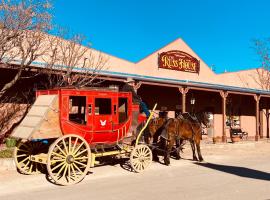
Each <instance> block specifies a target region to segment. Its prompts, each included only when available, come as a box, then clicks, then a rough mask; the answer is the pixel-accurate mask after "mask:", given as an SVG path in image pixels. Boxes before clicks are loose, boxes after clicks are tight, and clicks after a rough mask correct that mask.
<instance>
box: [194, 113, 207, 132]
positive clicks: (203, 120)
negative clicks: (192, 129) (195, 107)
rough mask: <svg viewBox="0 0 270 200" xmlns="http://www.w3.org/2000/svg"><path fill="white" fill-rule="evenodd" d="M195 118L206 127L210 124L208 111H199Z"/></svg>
mask: <svg viewBox="0 0 270 200" xmlns="http://www.w3.org/2000/svg"><path fill="white" fill-rule="evenodd" d="M196 116H197V119H198V121H199V122H200V123H202V124H203V125H204V126H206V128H209V126H210V118H209V112H205V111H204V112H199V113H197V114H196Z"/></svg>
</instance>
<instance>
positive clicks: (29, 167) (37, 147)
mask: <svg viewBox="0 0 270 200" xmlns="http://www.w3.org/2000/svg"><path fill="white" fill-rule="evenodd" d="M44 151H46V144H43V143H42V142H32V141H26V142H22V141H20V142H19V143H18V144H17V146H16V147H15V149H14V155H13V156H14V160H15V164H16V167H17V169H18V171H19V172H21V173H22V174H27V175H31V174H39V173H41V172H42V171H44V169H45V166H44V165H43V164H41V163H37V162H33V161H31V160H30V157H31V156H32V155H36V154H39V153H43V152H44Z"/></svg>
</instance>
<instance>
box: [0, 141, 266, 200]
mask: <svg viewBox="0 0 270 200" xmlns="http://www.w3.org/2000/svg"><path fill="white" fill-rule="evenodd" d="M230 145H233V144H230ZM269 146H270V143H269V142H266V143H262V144H259V145H257V144H256V145H253V146H252V145H251V146H244V145H243V147H241V148H239V149H238V148H213V149H211V148H209V149H202V153H203V155H204V159H205V162H202V163H198V162H193V161H191V160H190V158H191V152H190V149H185V150H184V154H183V155H182V157H183V158H184V159H182V160H174V159H171V161H172V164H171V166H164V165H162V164H160V163H155V162H153V164H152V165H151V166H150V168H149V169H148V170H146V171H145V172H143V173H140V174H137V173H133V172H130V171H128V170H126V169H124V168H125V167H124V166H122V167H121V166H120V165H119V164H116V165H106V166H101V167H96V168H93V169H91V170H90V172H91V173H90V174H89V175H87V177H86V178H85V179H84V180H83V181H82V182H80V183H79V184H77V185H73V186H66V187H63V186H56V185H53V184H52V183H50V182H49V181H48V180H46V177H45V175H44V174H41V175H35V176H26V175H20V174H18V173H17V172H13V171H12V172H10V171H7V172H0V199H1V200H15V199H20V200H24V199H25V200H32V199H38V200H43V199H44V200H45V199H50V200H53V199H64V200H71V199H80V200H84V199H95V200H96V199H106V200H108V199H110V200H113V199H117V200H120V199H128V200H133V199H134V200H138V199H149V200H152V199H153V200H159V199H215V200H216V199H219V200H221V199H256V200H258V199H270V184H269V183H270V182H269V181H270V148H269ZM160 161H161V162H162V158H160Z"/></svg>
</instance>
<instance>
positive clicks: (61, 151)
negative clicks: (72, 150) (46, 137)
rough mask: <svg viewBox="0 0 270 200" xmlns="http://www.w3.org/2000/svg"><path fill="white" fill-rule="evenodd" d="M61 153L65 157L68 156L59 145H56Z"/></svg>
mask: <svg viewBox="0 0 270 200" xmlns="http://www.w3.org/2000/svg"><path fill="white" fill-rule="evenodd" d="M55 146H56V147H57V148H58V149H59V150H60V151H61V153H62V154H63V155H64V156H67V154H66V153H65V152H64V151H63V150H62V149H61V148H60V147H59V146H58V145H55Z"/></svg>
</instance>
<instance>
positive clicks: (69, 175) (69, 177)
mask: <svg viewBox="0 0 270 200" xmlns="http://www.w3.org/2000/svg"><path fill="white" fill-rule="evenodd" d="M70 179H71V173H70V165H68V181H69V182H70Z"/></svg>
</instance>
